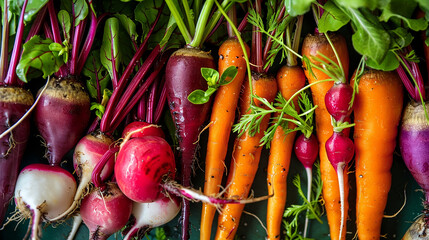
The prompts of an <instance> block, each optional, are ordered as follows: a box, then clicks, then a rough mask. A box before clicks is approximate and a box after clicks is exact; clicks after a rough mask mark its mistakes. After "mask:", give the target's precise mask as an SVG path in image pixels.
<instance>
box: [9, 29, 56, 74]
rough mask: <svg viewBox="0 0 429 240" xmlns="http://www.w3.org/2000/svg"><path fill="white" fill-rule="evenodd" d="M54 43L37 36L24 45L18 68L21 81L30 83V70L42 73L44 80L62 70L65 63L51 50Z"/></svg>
mask: <svg viewBox="0 0 429 240" xmlns="http://www.w3.org/2000/svg"><path fill="white" fill-rule="evenodd" d="M52 42H53V41H52V40H51V39H49V38H48V39H42V38H40V36H38V35H36V36H34V37H32V38H31V39H30V40H29V41H28V42H26V43H25V44H24V45H23V49H24V50H23V52H22V57H21V60H20V61H19V63H18V66H17V67H16V74H17V75H18V77H19V79H21V80H22V81H23V82H28V79H27V73H28V70H29V69H30V68H35V69H38V70H40V71H42V73H43V77H44V78H46V77H48V76H49V75H51V74H53V73H56V72H57V71H58V70H59V69H60V67H61V66H62V65H63V64H64V61H63V58H62V57H61V56H58V53H57V52H55V51H51V50H50V49H49V46H50V45H51V43H52Z"/></svg>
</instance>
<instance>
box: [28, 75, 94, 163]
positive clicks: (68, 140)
mask: <svg viewBox="0 0 429 240" xmlns="http://www.w3.org/2000/svg"><path fill="white" fill-rule="evenodd" d="M90 115H91V112H90V100H89V95H88V93H87V92H86V91H85V89H84V87H83V85H82V84H81V83H80V82H78V81H77V80H76V79H74V78H63V79H61V78H60V79H55V78H54V79H51V80H50V82H49V85H48V87H47V89H46V91H45V92H44V93H43V95H42V96H41V98H40V102H39V104H38V105H37V106H36V109H35V113H34V117H35V123H36V126H37V128H38V129H39V132H40V134H41V136H42V137H43V139H44V141H45V144H46V146H47V155H48V158H49V163H50V164H51V165H53V166H54V165H59V164H60V162H61V160H62V158H63V157H64V155H65V154H66V153H67V152H68V151H70V150H71V149H72V148H73V147H74V146H75V145H76V143H77V142H78V141H79V139H80V138H81V137H82V136H83V135H84V134H85V130H86V128H87V126H88V124H89V118H90Z"/></svg>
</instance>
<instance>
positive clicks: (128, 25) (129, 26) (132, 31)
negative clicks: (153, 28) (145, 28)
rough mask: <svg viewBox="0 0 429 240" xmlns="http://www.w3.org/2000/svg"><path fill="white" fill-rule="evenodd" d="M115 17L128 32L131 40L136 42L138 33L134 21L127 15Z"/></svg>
mask: <svg viewBox="0 0 429 240" xmlns="http://www.w3.org/2000/svg"><path fill="white" fill-rule="evenodd" d="M115 17H117V18H118V19H119V21H121V24H122V27H123V28H124V29H125V30H126V31H127V33H128V35H129V36H130V37H131V39H133V40H136V39H137V37H138V33H137V31H136V24H135V23H134V21H133V20H131V19H130V18H129V17H127V16H126V15H125V14H115Z"/></svg>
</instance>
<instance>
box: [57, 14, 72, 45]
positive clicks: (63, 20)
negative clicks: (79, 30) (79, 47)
mask: <svg viewBox="0 0 429 240" xmlns="http://www.w3.org/2000/svg"><path fill="white" fill-rule="evenodd" d="M58 21H59V23H60V25H61V29H62V30H63V36H64V39H65V40H67V41H68V42H70V29H71V21H70V15H69V13H68V12H67V11H66V10H60V11H59V12H58Z"/></svg>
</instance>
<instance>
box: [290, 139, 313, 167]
mask: <svg viewBox="0 0 429 240" xmlns="http://www.w3.org/2000/svg"><path fill="white" fill-rule="evenodd" d="M318 154H319V142H318V141H317V138H316V136H314V134H311V135H310V137H309V138H306V137H305V135H304V134H301V135H300V136H299V137H298V138H297V139H296V141H295V155H296V157H297V158H298V160H299V161H300V162H301V163H302V165H304V167H305V168H312V167H313V164H314V161H316V158H317V155H318Z"/></svg>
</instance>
